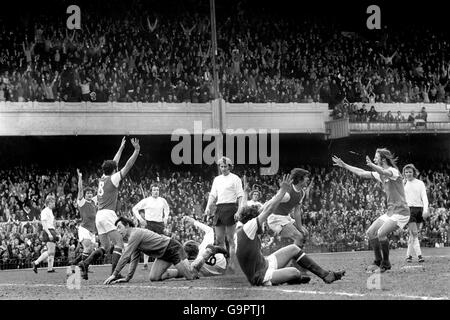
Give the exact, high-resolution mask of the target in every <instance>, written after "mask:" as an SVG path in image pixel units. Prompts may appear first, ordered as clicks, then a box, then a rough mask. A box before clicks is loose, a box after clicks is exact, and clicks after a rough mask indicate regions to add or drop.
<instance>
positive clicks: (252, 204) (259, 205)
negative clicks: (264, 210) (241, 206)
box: [247, 200, 262, 209]
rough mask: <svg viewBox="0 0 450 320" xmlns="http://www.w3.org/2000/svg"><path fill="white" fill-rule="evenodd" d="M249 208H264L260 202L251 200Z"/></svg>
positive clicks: (248, 203) (248, 202)
mask: <svg viewBox="0 0 450 320" xmlns="http://www.w3.org/2000/svg"><path fill="white" fill-rule="evenodd" d="M247 206H256V207H257V208H258V209H260V208H261V207H262V203H261V202H259V201H253V200H249V201H247Z"/></svg>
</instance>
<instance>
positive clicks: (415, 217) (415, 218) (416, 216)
mask: <svg viewBox="0 0 450 320" xmlns="http://www.w3.org/2000/svg"><path fill="white" fill-rule="evenodd" d="M409 211H410V212H411V215H410V217H409V222H415V223H422V222H423V216H422V214H423V207H409Z"/></svg>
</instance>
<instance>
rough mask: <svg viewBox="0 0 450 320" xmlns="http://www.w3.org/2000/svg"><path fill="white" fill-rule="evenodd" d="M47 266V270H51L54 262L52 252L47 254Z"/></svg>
mask: <svg viewBox="0 0 450 320" xmlns="http://www.w3.org/2000/svg"><path fill="white" fill-rule="evenodd" d="M47 261H48V266H47V270H53V263H54V262H55V256H54V255H53V254H51V255H50V254H49V255H48V258H47Z"/></svg>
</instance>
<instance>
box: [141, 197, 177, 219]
mask: <svg viewBox="0 0 450 320" xmlns="http://www.w3.org/2000/svg"><path fill="white" fill-rule="evenodd" d="M139 210H144V212H145V216H144V217H145V220H147V221H155V222H164V223H165V224H166V223H167V219H168V217H169V204H168V203H167V201H166V199H164V198H161V197H157V198H154V197H148V198H145V199H142V200H141V201H139V202H138V203H137V204H136V205H135V206H134V207H133V209H132V211H133V214H134V215H135V216H136V217H138V215H139ZM138 218H139V217H138Z"/></svg>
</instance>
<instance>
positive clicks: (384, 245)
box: [380, 238, 390, 267]
mask: <svg viewBox="0 0 450 320" xmlns="http://www.w3.org/2000/svg"><path fill="white" fill-rule="evenodd" d="M380 247H381V252H382V254H383V259H382V262H381V265H382V266H384V267H390V262H389V240H388V239H387V238H385V239H382V240H380Z"/></svg>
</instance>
